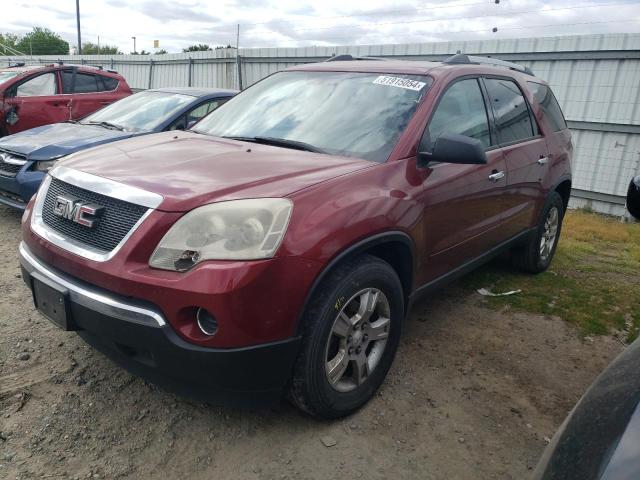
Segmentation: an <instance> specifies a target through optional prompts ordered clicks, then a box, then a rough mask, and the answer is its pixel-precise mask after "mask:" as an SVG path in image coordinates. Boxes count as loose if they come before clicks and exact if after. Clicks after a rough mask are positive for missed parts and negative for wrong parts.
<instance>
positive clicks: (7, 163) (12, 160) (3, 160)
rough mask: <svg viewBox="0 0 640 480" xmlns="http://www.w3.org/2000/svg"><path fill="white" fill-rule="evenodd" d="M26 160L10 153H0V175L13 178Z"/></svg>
mask: <svg viewBox="0 0 640 480" xmlns="http://www.w3.org/2000/svg"><path fill="white" fill-rule="evenodd" d="M26 163H27V160H26V159H25V158H23V157H19V156H18V155H14V154H12V153H6V152H0V175H1V176H3V177H9V178H13V177H15V176H16V175H17V174H18V172H19V171H20V170H22V167H24V165H25V164H26Z"/></svg>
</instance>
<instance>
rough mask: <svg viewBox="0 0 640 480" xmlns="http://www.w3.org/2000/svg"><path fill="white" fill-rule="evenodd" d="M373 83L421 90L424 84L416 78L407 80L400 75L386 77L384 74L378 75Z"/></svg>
mask: <svg viewBox="0 0 640 480" xmlns="http://www.w3.org/2000/svg"><path fill="white" fill-rule="evenodd" d="M373 83H375V84H376V85H387V86H389V87H398V88H405V89H407V90H415V91H416V92H417V91H418V90H422V87H424V86H425V85H426V83H424V82H418V81H417V80H409V79H407V78H401V77H388V76H386V75H380V76H379V77H378V78H376V79H375V80H374V81H373Z"/></svg>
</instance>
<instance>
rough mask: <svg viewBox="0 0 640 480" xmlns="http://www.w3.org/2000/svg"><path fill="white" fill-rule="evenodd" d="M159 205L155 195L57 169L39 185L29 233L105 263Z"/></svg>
mask: <svg viewBox="0 0 640 480" xmlns="http://www.w3.org/2000/svg"><path fill="white" fill-rule="evenodd" d="M162 201H163V197H162V195H159V194H157V193H153V192H149V191H147V190H143V189H141V188H138V187H133V186H130V185H126V184H123V183H120V182H116V181H114V180H111V179H108V178H104V177H99V176H97V175H93V174H90V173H86V172H82V171H79V170H75V169H73V168H69V167H65V166H64V165H58V166H56V167H54V168H53V169H52V170H51V171H50V172H49V174H48V175H47V176H46V177H45V179H44V181H43V182H42V185H41V186H40V190H39V191H38V194H37V196H36V200H35V204H34V206H33V212H32V214H31V230H32V231H33V232H34V233H36V234H37V235H39V236H40V237H42V238H44V239H45V240H47V241H48V242H50V243H52V244H53V245H56V246H57V247H59V248H61V249H63V250H67V251H69V252H71V253H74V254H76V255H79V256H81V257H84V258H88V259H90V260H93V261H96V262H106V261H107V260H109V259H111V258H112V257H113V256H114V255H116V254H117V253H118V251H119V250H120V248H121V247H122V246H123V245H124V244H125V243H126V242H127V240H128V239H129V237H130V236H131V235H133V233H134V232H135V231H136V229H137V228H138V227H139V226H140V225H142V223H143V222H144V221H145V219H146V218H147V217H148V216H149V215H150V214H151V213H152V212H153V211H154V210H155V209H156V208H158V207H159V206H160V204H161V203H162Z"/></svg>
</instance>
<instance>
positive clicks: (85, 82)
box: [74, 73, 100, 93]
mask: <svg viewBox="0 0 640 480" xmlns="http://www.w3.org/2000/svg"><path fill="white" fill-rule="evenodd" d="M96 79H97V77H96V76H95V75H88V74H86V73H76V85H75V88H74V93H92V92H97V91H99V90H100V89H98V83H97V81H96Z"/></svg>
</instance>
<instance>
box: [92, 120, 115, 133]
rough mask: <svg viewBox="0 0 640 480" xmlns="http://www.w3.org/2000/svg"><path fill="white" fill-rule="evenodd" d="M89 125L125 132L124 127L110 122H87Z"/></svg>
mask: <svg viewBox="0 0 640 480" xmlns="http://www.w3.org/2000/svg"><path fill="white" fill-rule="evenodd" d="M87 123H88V124H89V125H100V126H101V127H105V128H111V129H115V130H120V131H121V132H122V131H124V127H122V126H120V125H116V124H115V123H109V122H87Z"/></svg>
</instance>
